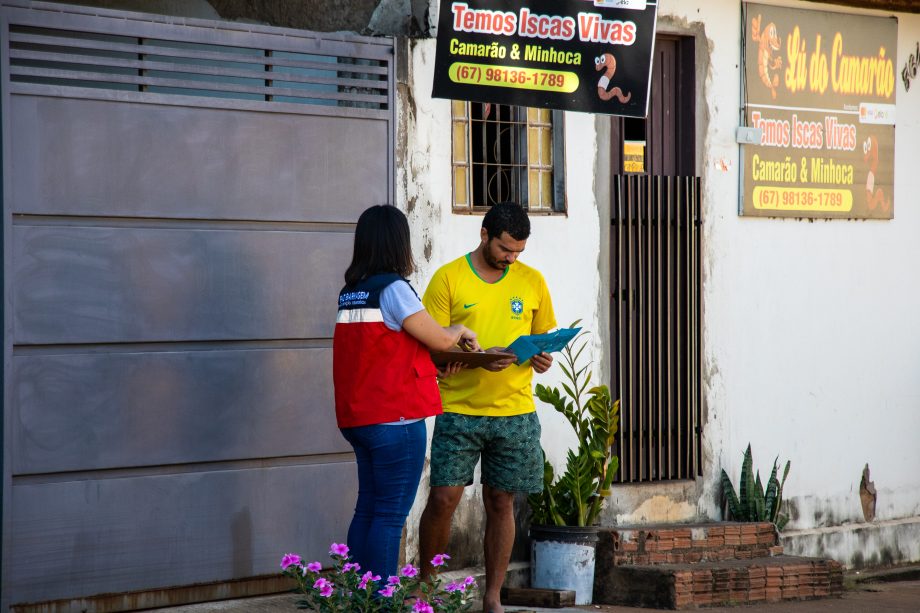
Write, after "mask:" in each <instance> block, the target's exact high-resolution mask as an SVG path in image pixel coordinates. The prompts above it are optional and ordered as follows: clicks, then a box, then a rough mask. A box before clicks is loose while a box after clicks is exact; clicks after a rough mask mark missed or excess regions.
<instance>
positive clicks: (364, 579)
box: [358, 571, 380, 590]
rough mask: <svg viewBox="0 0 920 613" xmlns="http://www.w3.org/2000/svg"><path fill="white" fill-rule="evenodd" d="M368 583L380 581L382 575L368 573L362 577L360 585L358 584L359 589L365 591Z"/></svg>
mask: <svg viewBox="0 0 920 613" xmlns="http://www.w3.org/2000/svg"><path fill="white" fill-rule="evenodd" d="M368 581H380V575H375V574H374V573H372V572H371V571H367V572H366V573H364V574H363V575H361V581H360V583H358V587H359V588H361V589H362V590H363V589H364V588H366V587H367V582H368Z"/></svg>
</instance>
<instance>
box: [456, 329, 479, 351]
mask: <svg viewBox="0 0 920 613" xmlns="http://www.w3.org/2000/svg"><path fill="white" fill-rule="evenodd" d="M458 325H459V324H458ZM459 327H460V340H459V341H458V342H457V344H458V345H460V349H463V350H464V351H482V347H480V346H479V341H478V340H477V339H476V333H475V332H473V331H472V330H470V329H469V328H467V327H466V326H462V325H459Z"/></svg>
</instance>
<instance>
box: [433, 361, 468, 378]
mask: <svg viewBox="0 0 920 613" xmlns="http://www.w3.org/2000/svg"><path fill="white" fill-rule="evenodd" d="M464 368H465V366H464V365H463V362H451V363H450V364H445V365H444V366H441V367H440V368H438V378H439V379H443V378H444V377H449V376H451V375H456V374H457V373H458V372H460V371H461V370H463V369H464Z"/></svg>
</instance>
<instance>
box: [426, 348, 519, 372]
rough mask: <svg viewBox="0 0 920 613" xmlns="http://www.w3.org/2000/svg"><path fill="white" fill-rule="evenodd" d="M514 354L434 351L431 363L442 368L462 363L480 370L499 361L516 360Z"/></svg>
mask: <svg viewBox="0 0 920 613" xmlns="http://www.w3.org/2000/svg"><path fill="white" fill-rule="evenodd" d="M515 359H517V358H516V356H515V355H514V354H513V353H484V352H481V351H460V350H451V351H432V352H431V361H432V362H434V365H435V366H438V367H441V366H446V365H448V364H453V363H455V362H460V363H461V364H464V365H466V366H467V367H468V368H479V367H480V366H486V365H488V364H491V363H492V362H497V361H499V360H515Z"/></svg>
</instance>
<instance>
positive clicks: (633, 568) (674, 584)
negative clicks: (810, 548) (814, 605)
mask: <svg viewBox="0 0 920 613" xmlns="http://www.w3.org/2000/svg"><path fill="white" fill-rule="evenodd" d="M842 593H843V566H841V564H840V563H839V562H836V561H834V560H824V559H818V558H800V557H793V556H775V557H764V558H754V559H750V560H725V561H721V562H698V563H693V564H690V563H684V564H654V565H636V564H623V565H619V566H601V565H599V566H597V567H596V568H595V571H594V602H595V604H613V605H628V606H639V607H649V608H659V609H661V608H663V609H693V608H697V607H709V606H724V605H738V604H749V603H757V602H779V601H782V600H808V599H814V598H825V597H829V596H839V595H841V594H842Z"/></svg>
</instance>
